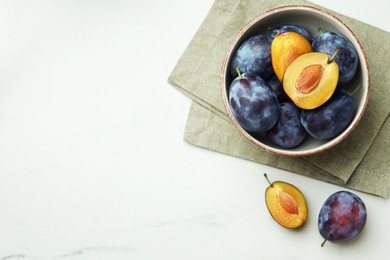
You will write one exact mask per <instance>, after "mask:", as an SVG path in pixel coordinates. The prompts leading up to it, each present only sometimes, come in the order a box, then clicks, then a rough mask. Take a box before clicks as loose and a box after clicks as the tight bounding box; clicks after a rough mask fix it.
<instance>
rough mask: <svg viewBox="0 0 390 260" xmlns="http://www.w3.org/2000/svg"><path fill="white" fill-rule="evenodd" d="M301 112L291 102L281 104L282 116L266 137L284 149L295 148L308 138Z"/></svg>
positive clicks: (267, 132)
mask: <svg viewBox="0 0 390 260" xmlns="http://www.w3.org/2000/svg"><path fill="white" fill-rule="evenodd" d="M300 114H301V110H300V109H299V108H298V107H297V106H295V105H294V104H293V103H291V102H285V103H281V104H280V115H279V120H278V122H277V123H276V125H275V126H274V127H273V128H271V129H270V130H269V131H266V132H265V134H266V136H267V137H268V138H269V139H270V140H271V141H272V142H273V143H275V144H276V145H279V146H281V147H284V148H294V147H296V146H298V145H299V144H301V143H302V142H303V140H304V139H305V137H306V130H305V128H303V126H302V124H301V121H300Z"/></svg>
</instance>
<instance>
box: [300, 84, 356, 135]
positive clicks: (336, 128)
mask: <svg viewBox="0 0 390 260" xmlns="http://www.w3.org/2000/svg"><path fill="white" fill-rule="evenodd" d="M354 112H355V101H354V98H353V97H352V96H351V95H350V94H349V93H348V91H347V90H345V89H342V88H340V89H336V91H335V92H334V93H333V95H332V97H331V98H330V99H329V100H328V101H327V102H326V103H325V104H323V105H322V106H320V107H318V108H315V109H312V110H302V112H301V123H302V125H303V127H304V128H305V129H306V131H307V132H308V133H309V134H310V135H311V136H313V137H314V138H317V139H330V138H333V137H335V136H337V135H338V134H339V133H341V132H342V131H344V130H345V129H346V128H347V126H348V125H349V123H350V122H351V120H352V118H353V115H354Z"/></svg>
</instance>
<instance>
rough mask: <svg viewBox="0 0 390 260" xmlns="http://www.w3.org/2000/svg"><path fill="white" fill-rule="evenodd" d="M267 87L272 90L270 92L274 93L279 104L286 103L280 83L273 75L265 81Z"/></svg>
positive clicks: (285, 96)
mask: <svg viewBox="0 0 390 260" xmlns="http://www.w3.org/2000/svg"><path fill="white" fill-rule="evenodd" d="M267 83H268V85H269V86H270V87H271V88H272V90H273V91H274V92H275V94H276V97H277V98H278V101H279V102H284V101H288V98H287V95H286V93H285V92H284V90H283V85H282V83H281V82H280V81H279V80H278V78H277V77H276V75H275V74H273V75H272V76H271V77H269V78H268V79H267Z"/></svg>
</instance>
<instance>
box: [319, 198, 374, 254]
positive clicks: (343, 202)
mask: <svg viewBox="0 0 390 260" xmlns="http://www.w3.org/2000/svg"><path fill="white" fill-rule="evenodd" d="M366 220H367V210H366V206H365V205H364V203H363V201H362V200H361V199H360V198H359V197H358V196H357V195H356V194H354V193H352V192H349V191H338V192H336V193H334V194H332V195H331V196H330V197H329V198H328V199H327V200H326V201H325V203H324V205H323V206H322V207H321V210H320V213H319V216H318V230H319V232H320V234H321V236H322V237H323V238H324V239H325V241H324V242H323V243H322V245H321V246H324V244H325V242H326V241H331V242H333V243H342V242H346V241H349V240H352V239H354V238H355V237H357V236H358V235H359V234H360V233H361V231H362V230H363V228H364V226H365V224H366Z"/></svg>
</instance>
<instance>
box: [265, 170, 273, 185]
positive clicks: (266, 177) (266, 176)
mask: <svg viewBox="0 0 390 260" xmlns="http://www.w3.org/2000/svg"><path fill="white" fill-rule="evenodd" d="M264 177H265V179H266V180H267V181H268V183H269V185H270V186H272V183H271V182H270V181H269V179H268V175H267V174H266V173H264Z"/></svg>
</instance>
